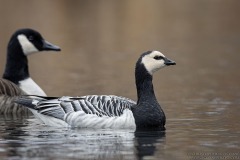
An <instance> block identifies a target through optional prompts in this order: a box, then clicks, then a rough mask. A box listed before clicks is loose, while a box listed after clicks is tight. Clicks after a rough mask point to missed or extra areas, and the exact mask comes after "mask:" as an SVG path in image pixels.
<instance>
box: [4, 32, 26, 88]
mask: <svg viewBox="0 0 240 160" xmlns="http://www.w3.org/2000/svg"><path fill="white" fill-rule="evenodd" d="M28 77H29V71H28V59H27V57H26V55H24V53H23V50H22V48H21V45H20V43H19V42H18V40H17V38H16V35H13V37H12V38H11V39H10V42H9V44H8V47H7V62H6V66H5V71H4V74H3V78H4V79H8V80H10V81H12V82H13V83H15V84H18V82H19V81H21V80H23V79H26V78H28Z"/></svg>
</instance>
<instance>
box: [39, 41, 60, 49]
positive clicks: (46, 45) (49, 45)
mask: <svg viewBox="0 0 240 160" xmlns="http://www.w3.org/2000/svg"><path fill="white" fill-rule="evenodd" d="M43 50H44V51H61V48H60V47H58V46H56V45H54V44H52V43H50V42H48V41H46V40H43Z"/></svg>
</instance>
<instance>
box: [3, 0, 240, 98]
mask: <svg viewBox="0 0 240 160" xmlns="http://www.w3.org/2000/svg"><path fill="white" fill-rule="evenodd" d="M239 7H240V1H239V0H118V1H117V0H98V1H94V0H69V1H67V0H51V1H48V0H41V1H39V0H21V1H15V0H0V19H1V23H0V73H1V74H2V73H3V70H4V66H5V58H6V46H7V43H8V41H9V38H10V36H11V35H12V33H13V32H14V31H15V30H17V29H19V28H25V27H27V28H33V29H36V30H38V31H39V32H40V33H41V34H42V35H43V36H44V37H45V39H46V40H48V41H50V42H52V43H54V44H56V45H59V46H61V48H62V52H60V53H57V54H56V53H54V52H52V53H47V52H45V53H41V54H35V55H32V56H30V57H29V65H30V74H31V76H32V78H33V79H34V80H35V81H36V82H37V83H38V84H39V85H40V86H41V87H42V88H43V89H44V90H45V91H46V93H47V94H48V95H49V96H60V95H72V96H77V95H79V96H80V95H86V94H116V95H122V96H126V97H129V98H133V99H136V90H135V84H134V83H135V81H134V65H135V62H136V60H137V58H138V57H139V55H140V54H141V53H142V52H145V51H147V50H159V51H161V52H163V53H164V54H165V55H166V56H167V57H169V58H170V59H172V60H175V61H176V62H177V65H176V66H171V67H169V68H166V69H163V70H161V71H159V72H158V73H156V74H155V76H154V86H155V92H156V94H157V97H158V98H159V100H162V101H164V102H166V101H174V102H179V101H180V102H181V101H185V100H186V99H194V98H195V99H196V98H197V99H201V98H204V99H213V98H221V99H225V100H230V101H239V100H238V99H239V97H240V93H239V89H240V87H239V79H240V75H239V68H240V63H239V58H240V54H239V51H240V45H239V42H240V21H239V15H240V9H239Z"/></svg>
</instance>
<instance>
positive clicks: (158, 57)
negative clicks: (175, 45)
mask: <svg viewBox="0 0 240 160" xmlns="http://www.w3.org/2000/svg"><path fill="white" fill-rule="evenodd" d="M154 59H156V60H160V59H163V57H162V56H155V57H154Z"/></svg>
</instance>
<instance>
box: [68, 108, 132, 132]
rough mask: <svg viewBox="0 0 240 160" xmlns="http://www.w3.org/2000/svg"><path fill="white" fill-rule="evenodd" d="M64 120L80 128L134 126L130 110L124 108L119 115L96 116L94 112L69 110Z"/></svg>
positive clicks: (122, 127) (123, 127)
mask: <svg viewBox="0 0 240 160" xmlns="http://www.w3.org/2000/svg"><path fill="white" fill-rule="evenodd" d="M64 119H65V122H67V123H68V124H69V125H70V126H72V127H80V128H114V129H127V128H132V129H135V128H136V124H135V120H134V117H133V114H132V111H130V110H129V109H126V110H124V112H123V114H122V115H121V116H120V117H117V116H115V117H108V116H102V117H98V116H97V115H94V114H86V113H85V112H83V111H78V112H71V113H69V114H66V115H65V118H64Z"/></svg>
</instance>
